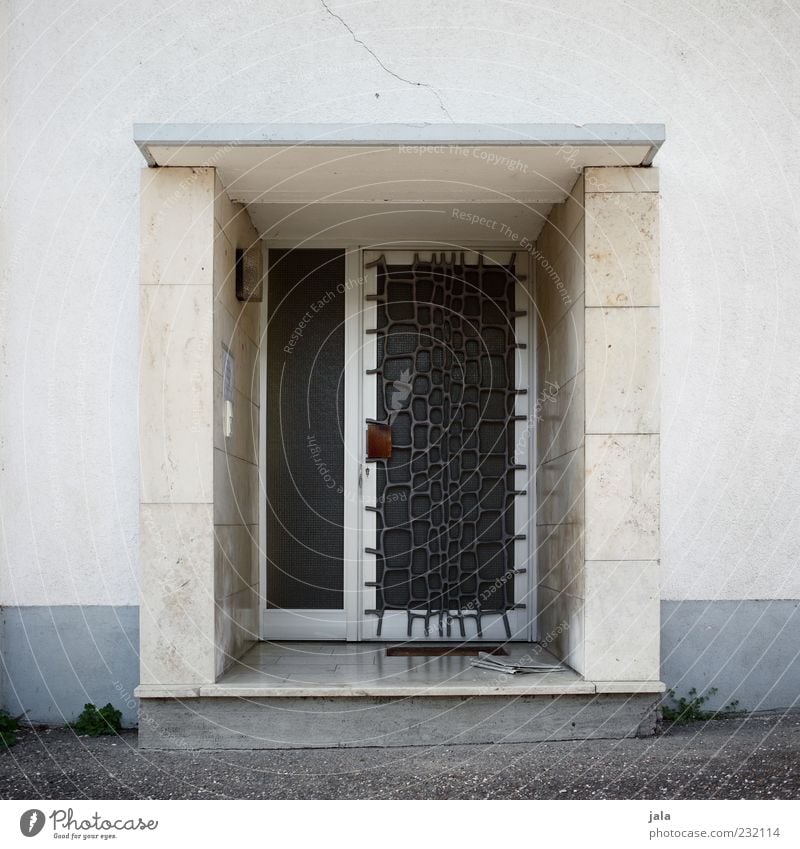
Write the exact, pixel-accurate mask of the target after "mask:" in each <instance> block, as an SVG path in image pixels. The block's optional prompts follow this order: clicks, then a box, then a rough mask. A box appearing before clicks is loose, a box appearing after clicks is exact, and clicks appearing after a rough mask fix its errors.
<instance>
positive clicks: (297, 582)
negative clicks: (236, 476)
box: [266, 250, 345, 610]
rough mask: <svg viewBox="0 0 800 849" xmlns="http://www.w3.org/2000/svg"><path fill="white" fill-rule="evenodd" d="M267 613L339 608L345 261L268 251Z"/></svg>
mask: <svg viewBox="0 0 800 849" xmlns="http://www.w3.org/2000/svg"><path fill="white" fill-rule="evenodd" d="M267 279H268V301H267V308H268V316H269V325H268V328H267V398H266V404H267V434H266V437H267V438H266V445H267V607H269V608H285V609H286V608H288V609H306V610H309V609H316V610H338V609H341V608H342V607H343V578H344V571H343V545H344V532H343V522H344V496H343V487H344V442H343V436H344V384H343V370H344V319H345V296H344V286H343V283H344V279H345V258H344V251H338V250H270V251H269V274H268V278H267Z"/></svg>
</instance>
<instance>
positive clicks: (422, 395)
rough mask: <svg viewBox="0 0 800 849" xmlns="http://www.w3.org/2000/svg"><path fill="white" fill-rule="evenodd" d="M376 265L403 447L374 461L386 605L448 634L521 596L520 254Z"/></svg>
mask: <svg viewBox="0 0 800 849" xmlns="http://www.w3.org/2000/svg"><path fill="white" fill-rule="evenodd" d="M372 265H373V266H375V267H376V272H377V293H376V294H375V295H374V296H371V297H373V298H374V300H376V301H377V307H378V308H377V313H378V322H377V327H376V328H374V329H371V330H368V331H367V332H374V333H377V368H376V369H375V370H374V371H372V372H370V373H374V374H376V375H377V380H378V404H377V406H378V409H377V410H376V411H375V419H376V420H377V421H379V422H387V423H389V424H390V425H391V431H392V453H391V457H390V458H388V459H380V460H375V461H374V462H375V464H376V492H377V500H376V505H375V506H374V507H368V508H367V509H368V510H373V511H375V513H376V514H377V517H376V520H377V521H376V524H377V533H376V547H375V548H374V549H368V551H369V552H370V553H372V554H375V558H376V580H375V582H370V583H369V584H368V586H374V587H375V590H376V593H375V595H376V608H375V609H374V610H368V611H366V612H367V613H368V614H372V615H375V616H378V617H379V622H378V634H379V635H380V633H381V626H382V624H383V615H384V613H385V611H387V610H405V611H407V613H408V635H409V636H412V635H413V630H414V623H415V621H421V624H422V626H423V627H424V633H425V635H426V636H428V635H430V633H431V627H432V625H433V626H434V627H436V628H437V630H438V635H439V636H440V637H443V636H450V635H451V629H452V626H453V623H457V624H458V627H459V632H460V635H461V636H462V637H465V636H466V627H467V623H471V625H472V626H473V627H474V628H475V631H476V633H477V635H478V636H483V631H482V628H483V623H482V619H483V618H484V617H486V616H490V615H493V616H501V617H502V619H503V622H504V625H505V630H506V634H507V636H508V637H509V638H510V637H511V630H510V626H509V621H508V616H507V613H508V611H509V610H512V609H514V608H515V607H522V606H523V605H515V604H514V576H515V575H516V574H520V573H522V572H524V571H525V570H524V569H515V567H514V542H515V541H516V540H518V539H524V536H522V535H517V534H515V528H514V497H515V496H516V495H519V494H522V493H519V492H517V491H515V489H514V471H515V469H524V468H525V467H524V466H520V465H515V463H514V456H515V446H514V434H515V427H514V423H515V421H517V420H520V419H522V420H524V419H525V417H524V416H516V415H515V413H514V410H515V396H516V395H517V394H520V393H524V392H525V391H526V390H524V389H517V388H516V387H515V382H514V360H515V349H516V348H518V347H523V346H522V345H520V344H518V343H517V342H516V341H515V337H514V320H515V318H516V317H517V316H523V315H525V312H524V311H517V310H516V309H515V303H514V294H515V284H516V276H515V272H514V257H513V256H512V258H511V262H510V263H509V265H507V266H500V265H494V264H489V263H486V262H484V258H483V256H480V257H479V261H478V263H477V264H475V265H470V264H467V263H466V262H465V259H464V255H463V254H461V255H459V256H456V255H455V254H452V255H451V256H449V257H447V256H446V255H445V254H441V255H437V254H434V255H433V256H432V257H431V259H430V260H422V259H420V258H419V255H415V258H414V262H413V263H412V264H410V265H387V264H386V261H385V259H384V258H383V257H381V258H380V259H378V260H377V261H376V262H375V263H373V264H372Z"/></svg>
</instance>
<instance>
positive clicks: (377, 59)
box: [320, 0, 455, 124]
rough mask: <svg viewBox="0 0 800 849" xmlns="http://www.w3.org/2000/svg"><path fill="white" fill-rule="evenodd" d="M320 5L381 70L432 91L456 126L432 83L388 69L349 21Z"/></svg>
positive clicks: (448, 118)
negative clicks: (409, 77) (413, 78)
mask: <svg viewBox="0 0 800 849" xmlns="http://www.w3.org/2000/svg"><path fill="white" fill-rule="evenodd" d="M320 3H321V4H322V7H323V8H324V9H325V11H326V12H327V13H328V14H329V15H330V16H331V17H332V18H336V20H337V21H339V23H340V24H341V25H342V26H343V27H344V28H345V29H346V30H347V31H348V32H349V33H350V35H351V37H352V39H353V41H355V43H356V44H358V45H359V46H360V47H363V48H364V50H366V51H367V53H369V55H370V56H372V58H373V59H374V60H375V61H376V62H377V63H378V64H379V65H380V66H381V68H383V70H384V71H386V73H387V74H390V75H391V76H393V77H394V78H395V79H396V80H399V81H400V82H401V83H406V84H407V85H413V86H418V87H419V88H426V89H428V91H430V93H431V94H432V95H433V96H434V97H435V98H436V100H437V101H438V103H439V108H440V109H441V110H442V112H444V114H445V115H446V116H447V120H448V121H450V123H451V124H455V121H454V120H453V116H452V115H451V114H450V113H449V112H448V110H447V107H446V106H445V105H444V101H443V100H442V96H441V95H440V94H439V92H438V91H437V90H436V89H435V88H434V87H433V86H432V85H431V84H430V83H423V82H420V81H418V80H410V79H408V78H407V77H403V76H401V75H400V74H398V73H395V71H393V70H392V69H391V68H388V67H387V66H386V65H384V63H383V62H382V61H381V58H380V57H379V56H378V54H377V53H375V51H374V50H373V49H372V48H371V47H370V46H369V45H368V44H366V43H365V42H364V41H362V40H361V39H360V38H359V37H358V36H357V35H356V34H355V33H354V32H353V30H352V28H351V27H350V25H349V24H348V23H347V21H346V20H345V19H344V18H343V17H342V16H341V15H338V14H337V13H336V12H334V11H333V9H331V7H330V6H329V5H328V4H327V3H326V2H325V0H320Z"/></svg>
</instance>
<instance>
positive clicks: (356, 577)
mask: <svg viewBox="0 0 800 849" xmlns="http://www.w3.org/2000/svg"><path fill="white" fill-rule="evenodd" d="M362 288H363V277H362V272H361V252H360V251H359V250H358V248H348V250H347V253H346V255H345V294H344V298H345V302H344V309H345V313H344V320H345V332H344V495H343V497H344V522H343V525H344V527H343V529H342V530H343V533H344V558H343V568H344V610H345V621H346V639H347V640H348V641H353V640H358V639H359V637H360V618H361V610H360V607H361V604H360V600H361V599H360V589H361V587H360V584H361V580H360V572H361V568H360V567H361V539H360V538H361V512H362V511H361V493H360V492H359V480H358V478H359V470H360V465H361V462H362V456H363V455H362V450H361V425H360V420H361V375H362V366H361V304H362V291H361V290H362Z"/></svg>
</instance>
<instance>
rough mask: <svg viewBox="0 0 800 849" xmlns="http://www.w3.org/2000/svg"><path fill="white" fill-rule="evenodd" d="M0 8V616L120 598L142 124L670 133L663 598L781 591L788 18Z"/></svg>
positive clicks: (792, 90) (132, 485) (790, 222)
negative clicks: (626, 125) (624, 125)
mask: <svg viewBox="0 0 800 849" xmlns="http://www.w3.org/2000/svg"><path fill="white" fill-rule="evenodd" d="M326 2H328V6H329V8H330V9H331V10H332V11H333V12H335V13H336V15H340V16H341V18H342V19H344V21H346V22H347V24H348V25H349V28H350V29H351V30H352V33H351V32H350V31H348V28H347V27H346V26H345V25H344V23H343V22H342V21H341V20H339V19H337V18H336V17H335V16H334V15H332V14H331V12H329V11H327V10H326V8H325V6H324V5H323V4H322V3H321V2H319V0H296V2H291V3H290V2H283V3H280V2H263V0H262V2H232V3H221V2H218V0H217V1H216V2H191V3H189V2H179V3H169V4H164V3H156V2H150V1H149V0H137V2H136V3H129V4H122V3H120V4H112V3H108V2H77V3H74V4H62V3H58V2H55V0H50V2H39V3H36V4H25V3H19V2H11V3H10V10H9V12H8V14H9V15H10V18H11V29H10V32H9V35H8V47H7V49H4V51H3V53H2V54H0V55H3V56H4V61H5V62H6V63H7V64H8V68H7V69H4V71H3V74H2V75H0V76H5V74H6V72H8V73H9V76H8V78H7V82H6V84H5V87H4V90H3V101H4V105H5V106H6V108H7V114H6V116H5V118H4V119H3V121H4V124H3V132H4V139H3V141H4V147H5V150H6V152H5V157H4V159H3V160H2V162H3V174H2V191H1V192H0V196H2V198H3V207H4V208H3V215H2V217H3V221H4V223H3V225H2V226H3V229H2V231H0V236H1V237H2V245H0V250H2V263H3V277H2V286H3V289H2V292H1V293H0V322H1V325H0V346H1V347H0V373H1V374H2V389H1V391H2V396H1V397H0V487H1V488H0V510H2V527H1V529H0V532H2V539H0V557H2V558H3V560H4V562H3V565H2V568H1V569H0V581H2V583H0V603H3V604H11V605H14V604H21V605H30V604H69V603H84V604H132V603H136V601H137V590H136V574H137V563H136V558H137V540H136V536H137V527H138V521H137V508H138V471H137V468H138V460H137V426H136V393H137V324H138V318H137V314H138V308H137V278H138V269H137V246H138V209H137V192H138V178H139V169H140V166H141V159H140V156H139V153H138V151H137V150H136V149H135V147H134V146H133V144H132V142H131V125H132V124H133V122H134V121H142V122H144V121H156V122H157V121H197V122H222V121H261V122H267V121H274V122H280V121H320V122H322V121H332V122H335V121H339V122H377V121H383V122H391V121H436V122H444V121H448V120H450V119H453V120H455V121H462V122H470V121H475V122H478V121H479V122H488V123H492V122H500V123H502V122H511V121H514V122H522V121H527V122H576V123H586V122H661V121H663V122H665V123H666V124H667V133H668V141H667V144H666V146H665V147H664V149H663V151H662V152H661V154H660V155H659V157H658V159H657V164H658V165H659V166H660V170H661V190H662V196H663V202H662V245H663V249H662V257H663V259H662V311H661V312H662V339H663V347H662V358H663V359H662V377H663V387H662V397H663V401H662V432H663V443H662V486H663V492H662V516H663V519H662V520H663V537H662V538H663V547H662V555H663V590H662V594H663V596H664V597H665V598H762V599H763V598H798V597H800V570H797V569H796V567H795V562H796V558H797V552H798V550H800V519H798V515H797V506H796V505H797V504H798V503H800V501H799V500H798V495H800V492H798V490H800V459H799V458H798V449H797V446H798V440H797V436H796V431H797V421H798V420H800V389H798V385H800V384H798V381H797V379H796V370H797V363H798V362H800V336H798V333H797V327H798V325H799V324H800V297H798V295H797V274H798V267H799V266H800V245H798V240H797V238H796V234H797V231H798V224H800V221H799V220H798V219H799V218H800V215H799V214H798V207H797V201H796V198H797V196H798V189H800V185H798V184H799V183H800V167H798V166H799V165H800V162H798V159H799V158H800V153H798V147H797V144H796V139H797V133H798V127H797V125H796V123H795V122H793V117H792V116H793V114H794V115H797V114H798V112H800V72H799V71H798V66H797V56H798V47H800V21H798V17H797V15H796V13H795V12H793V11H792V10H791V9H790V8H788V7H787V6H786V5H784V4H781V3H777V2H776V3H768V2H757V3H751V4H744V3H736V2H714V3H704V4H692V3H685V2H668V0H658V2H645V0H640V2H633V3H615V2H612V3H605V2H603V3H601V2H599V0H595V2H583V3H577V2H573V3H570V2H559V3H555V2H552V3H536V4H534V3H532V2H521V1H520V2H491V3H487V2H477V0H459V2H454V0H440V2H437V3H432V2H419V0H415V1H414V2H403V0H400V1H399V2H391V3H389V2H343V0H326Z"/></svg>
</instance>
